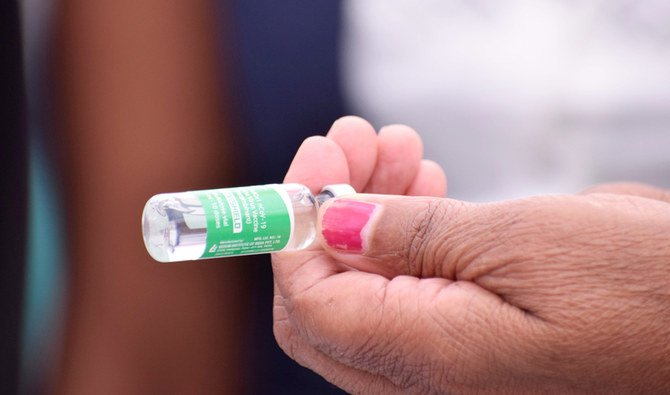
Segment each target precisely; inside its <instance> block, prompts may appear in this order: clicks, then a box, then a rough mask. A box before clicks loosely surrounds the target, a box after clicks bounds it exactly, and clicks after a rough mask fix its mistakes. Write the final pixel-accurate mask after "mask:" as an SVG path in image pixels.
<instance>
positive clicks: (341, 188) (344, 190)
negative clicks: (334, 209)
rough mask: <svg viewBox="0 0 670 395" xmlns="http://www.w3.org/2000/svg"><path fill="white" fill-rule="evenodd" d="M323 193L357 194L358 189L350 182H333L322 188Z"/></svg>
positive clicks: (334, 195)
mask: <svg viewBox="0 0 670 395" xmlns="http://www.w3.org/2000/svg"><path fill="white" fill-rule="evenodd" d="M321 193H324V194H327V195H330V196H331V197H340V196H347V195H355V194H356V190H355V189H354V188H353V187H352V186H351V185H349V184H332V185H326V186H325V187H323V188H322V189H321Z"/></svg>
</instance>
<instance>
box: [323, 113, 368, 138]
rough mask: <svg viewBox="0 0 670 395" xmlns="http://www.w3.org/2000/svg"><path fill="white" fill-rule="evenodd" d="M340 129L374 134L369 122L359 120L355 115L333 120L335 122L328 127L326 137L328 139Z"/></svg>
mask: <svg viewBox="0 0 670 395" xmlns="http://www.w3.org/2000/svg"><path fill="white" fill-rule="evenodd" d="M342 129H344V130H348V129H354V130H360V131H371V132H372V133H373V134H376V133H375V128H374V127H373V126H372V124H371V123H370V122H368V121H367V120H365V119H364V118H361V117H359V116H356V115H345V116H343V117H340V118H338V119H337V120H335V122H333V125H332V126H331V127H330V130H329V131H328V134H327V136H328V137H330V136H331V134H332V133H337V132H338V131H339V130H342Z"/></svg>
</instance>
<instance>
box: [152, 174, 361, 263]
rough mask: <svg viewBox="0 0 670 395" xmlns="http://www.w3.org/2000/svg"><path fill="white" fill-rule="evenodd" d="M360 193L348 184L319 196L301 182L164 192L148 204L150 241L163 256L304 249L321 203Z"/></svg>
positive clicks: (164, 259)
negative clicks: (337, 197)
mask: <svg viewBox="0 0 670 395" xmlns="http://www.w3.org/2000/svg"><path fill="white" fill-rule="evenodd" d="M354 193H356V192H355V191H354V189H353V188H352V187H351V186H349V185H346V184H337V185H328V186H326V187H324V188H323V189H322V190H321V193H319V194H318V195H316V196H314V195H313V194H312V193H311V192H310V190H309V188H307V187H306V186H304V185H301V184H270V185H258V186H250V187H239V188H223V189H211V190H203V191H191V192H179V193H163V194H159V195H156V196H154V197H152V198H151V199H149V201H148V202H147V204H146V205H145V206H144V212H143V213H142V235H143V237H144V245H145V246H146V248H147V251H148V252H149V255H151V257H152V258H154V259H155V260H157V261H159V262H177V261H187V260H196V259H207V258H218V257H226V256H238V255H251V254H262V253H267V252H273V251H291V250H300V249H303V248H306V247H308V246H309V245H310V244H312V242H313V241H314V239H315V238H316V224H317V212H318V209H319V206H320V205H321V204H322V203H323V202H325V201H326V200H328V199H330V198H332V197H336V196H343V195H351V194H354Z"/></svg>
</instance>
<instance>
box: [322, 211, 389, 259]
mask: <svg viewBox="0 0 670 395" xmlns="http://www.w3.org/2000/svg"><path fill="white" fill-rule="evenodd" d="M376 208H377V204H374V203H368V202H362V201H359V200H350V199H338V200H336V201H334V202H333V203H332V204H331V205H330V206H328V208H327V209H326V212H325V213H324V214H323V219H322V221H321V233H322V234H323V238H324V239H325V240H326V243H327V244H328V245H329V246H330V247H332V248H335V249H338V250H341V251H348V252H362V251H363V236H362V234H361V233H362V231H363V228H364V227H365V225H367V223H368V221H369V220H370V217H371V216H372V213H373V212H374V211H375V209H376Z"/></svg>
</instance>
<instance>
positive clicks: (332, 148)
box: [284, 136, 350, 193]
mask: <svg viewBox="0 0 670 395" xmlns="http://www.w3.org/2000/svg"><path fill="white" fill-rule="evenodd" d="M349 181H350V180H349V165H348V164H347V158H346V156H345V155H344V152H342V149H341V148H340V146H339V145H338V144H337V143H336V142H334V141H332V140H330V139H327V138H326V137H323V136H313V137H308V138H307V139H305V141H303V143H302V145H300V148H298V152H297V153H296V154H295V157H294V158H293V162H291V166H290V167H289V169H288V171H287V172H286V177H284V182H285V183H292V182H295V183H299V184H303V185H305V186H307V187H308V188H309V189H310V191H312V193H318V192H319V191H320V190H321V188H322V187H323V186H324V185H329V184H348V183H349Z"/></svg>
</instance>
